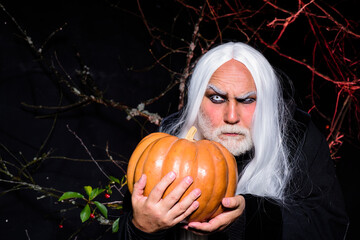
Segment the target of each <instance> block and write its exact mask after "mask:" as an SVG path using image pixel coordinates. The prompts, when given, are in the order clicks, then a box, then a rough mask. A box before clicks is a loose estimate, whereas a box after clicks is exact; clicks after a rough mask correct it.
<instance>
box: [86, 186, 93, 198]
mask: <svg viewBox="0 0 360 240" xmlns="http://www.w3.org/2000/svg"><path fill="white" fill-rule="evenodd" d="M84 189H85V192H86V194H87V195H88V196H89V197H90V194H91V192H92V187H91V186H84Z"/></svg>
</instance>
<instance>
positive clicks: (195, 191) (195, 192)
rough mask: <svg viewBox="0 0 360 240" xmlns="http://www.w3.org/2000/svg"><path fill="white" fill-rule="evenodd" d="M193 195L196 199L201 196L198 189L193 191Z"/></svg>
mask: <svg viewBox="0 0 360 240" xmlns="http://www.w3.org/2000/svg"><path fill="white" fill-rule="evenodd" d="M193 193H194V195H195V197H198V196H200V194H201V190H200V189H199V188H197V189H194V191H193Z"/></svg>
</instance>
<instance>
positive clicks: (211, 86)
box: [207, 83, 256, 100]
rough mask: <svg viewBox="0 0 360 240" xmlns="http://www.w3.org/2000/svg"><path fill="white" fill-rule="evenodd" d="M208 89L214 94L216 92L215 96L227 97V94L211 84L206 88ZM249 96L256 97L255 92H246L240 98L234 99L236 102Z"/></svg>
mask: <svg viewBox="0 0 360 240" xmlns="http://www.w3.org/2000/svg"><path fill="white" fill-rule="evenodd" d="M207 88H208V89H212V90H213V91H214V92H216V93H217V94H219V95H222V96H226V95H227V92H225V91H223V90H221V89H219V88H218V87H216V86H214V85H213V84H210V83H209V84H208V86H207ZM251 95H256V91H251V92H248V93H245V94H243V95H241V96H238V97H235V99H236V100H244V99H246V98H248V97H249V96H251Z"/></svg>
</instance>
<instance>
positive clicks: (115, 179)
mask: <svg viewBox="0 0 360 240" xmlns="http://www.w3.org/2000/svg"><path fill="white" fill-rule="evenodd" d="M109 178H110V180H111V181H113V182H116V183H119V184H120V180H119V179H118V178H116V177H113V176H109Z"/></svg>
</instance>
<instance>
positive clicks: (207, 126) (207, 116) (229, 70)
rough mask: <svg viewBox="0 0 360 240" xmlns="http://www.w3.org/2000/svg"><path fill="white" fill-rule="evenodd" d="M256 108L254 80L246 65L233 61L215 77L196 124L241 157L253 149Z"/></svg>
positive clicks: (209, 136)
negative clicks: (253, 124)
mask: <svg viewBox="0 0 360 240" xmlns="http://www.w3.org/2000/svg"><path fill="white" fill-rule="evenodd" d="M255 106H256V87H255V83H254V80H253V78H252V76H251V74H250V72H249V70H248V69H247V68H246V67H245V65H244V64H242V63H240V62H238V61H236V60H233V59H232V60H230V61H228V62H226V63H225V64H223V65H222V66H220V67H219V68H218V69H217V70H216V71H215V73H214V74H213V75H212V77H211V79H210V81H209V84H208V86H207V89H206V92H205V95H204V98H203V100H202V102H201V106H200V112H199V115H198V119H197V123H198V128H199V131H200V133H201V134H202V135H203V136H204V138H206V139H209V140H212V141H217V142H220V143H221V144H222V145H224V146H225V147H226V148H227V149H228V150H229V151H230V152H231V153H232V154H233V155H235V156H238V155H240V154H242V153H245V152H246V151H248V150H250V149H251V148H252V146H253V143H252V139H251V135H250V128H251V123H252V117H253V114H254V111H255Z"/></svg>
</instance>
